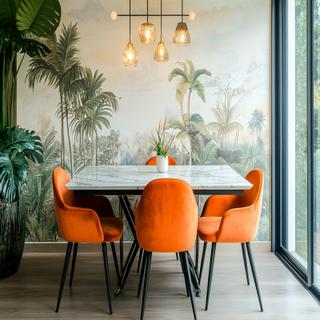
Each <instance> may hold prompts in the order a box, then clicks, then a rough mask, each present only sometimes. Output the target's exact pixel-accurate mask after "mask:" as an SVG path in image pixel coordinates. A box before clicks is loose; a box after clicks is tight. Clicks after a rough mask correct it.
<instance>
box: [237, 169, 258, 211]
mask: <svg viewBox="0 0 320 320" xmlns="http://www.w3.org/2000/svg"><path fill="white" fill-rule="evenodd" d="M246 180H248V181H249V182H250V183H251V184H252V185H253V187H252V188H251V189H250V190H245V191H244V194H243V196H240V197H241V200H240V197H239V201H241V206H242V207H247V206H251V205H253V204H256V205H259V206H260V207H261V204H262V195H263V171H262V170H261V169H253V170H251V171H250V172H248V174H247V175H246Z"/></svg>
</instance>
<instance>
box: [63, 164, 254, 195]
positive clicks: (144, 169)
mask: <svg viewBox="0 0 320 320" xmlns="http://www.w3.org/2000/svg"><path fill="white" fill-rule="evenodd" d="M159 178H176V179H181V180H184V181H186V182H187V183H188V184H189V185H190V186H191V188H192V189H193V190H194V191H199V192H201V191H206V192H208V193H209V192H210V191H220V192H219V193H224V192H223V191H226V193H227V194H230V193H233V192H232V191H243V190H247V189H251V187H252V184H251V183H250V182H248V181H247V180H246V179H244V178H243V177H242V176H241V175H240V174H238V173H237V172H236V171H234V170H233V169H232V168H230V167H229V166H226V165H224V166H220V165H213V166H169V170H168V172H167V173H159V172H158V171H157V167H156V166H124V165H121V166H87V167H85V168H84V169H83V170H82V171H81V172H80V173H78V174H76V175H75V176H74V177H73V179H72V180H70V181H69V182H68V183H67V184H66V187H67V188H68V190H74V191H91V193H92V191H100V192H97V194H102V191H103V192H105V194H109V193H110V194H111V191H112V193H114V192H117V191H136V192H138V191H139V192H142V190H143V189H144V187H145V186H146V185H147V184H148V183H149V182H150V181H152V180H154V179H159ZM213 193H215V192H213Z"/></svg>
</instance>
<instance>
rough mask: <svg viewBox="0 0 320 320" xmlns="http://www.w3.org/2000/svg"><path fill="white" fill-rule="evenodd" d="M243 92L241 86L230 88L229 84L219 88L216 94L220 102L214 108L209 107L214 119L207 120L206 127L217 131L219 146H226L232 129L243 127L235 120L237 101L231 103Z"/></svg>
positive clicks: (238, 129)
mask: <svg viewBox="0 0 320 320" xmlns="http://www.w3.org/2000/svg"><path fill="white" fill-rule="evenodd" d="M242 92H243V89H242V88H236V89H232V88H230V87H229V86H225V87H223V88H220V89H219V91H218V92H217V95H218V96H219V97H220V98H222V101H221V102H217V106H216V108H211V111H212V112H213V114H214V116H215V118H216V121H213V122H209V123H208V124H207V128H208V129H209V130H212V131H216V132H217V137H218V139H219V140H220V141H221V148H222V149H225V148H226V143H227V141H229V135H230V133H232V132H233V131H235V130H237V131H240V130H242V129H243V126H242V124H241V123H240V122H239V121H237V120H236V117H235V112H236V110H237V108H238V105H237V103H235V104H234V105H232V100H233V98H235V97H236V96H239V95H240V94H241V93H242Z"/></svg>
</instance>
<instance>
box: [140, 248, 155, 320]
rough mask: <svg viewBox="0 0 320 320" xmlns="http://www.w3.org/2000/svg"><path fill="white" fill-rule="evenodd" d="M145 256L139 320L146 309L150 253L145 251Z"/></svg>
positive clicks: (141, 319)
mask: <svg viewBox="0 0 320 320" xmlns="http://www.w3.org/2000/svg"><path fill="white" fill-rule="evenodd" d="M146 255H147V258H146V259H147V265H146V275H145V279H144V290H143V299H142V307H141V316H140V320H143V315H144V309H145V307H146V301H147V293H148V285H149V277H150V268H151V258H152V252H147V251H146Z"/></svg>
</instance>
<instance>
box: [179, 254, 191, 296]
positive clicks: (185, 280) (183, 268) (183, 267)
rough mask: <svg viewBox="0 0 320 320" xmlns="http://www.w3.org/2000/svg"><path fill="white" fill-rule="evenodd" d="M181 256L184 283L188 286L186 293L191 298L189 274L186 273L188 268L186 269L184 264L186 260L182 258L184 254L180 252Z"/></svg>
mask: <svg viewBox="0 0 320 320" xmlns="http://www.w3.org/2000/svg"><path fill="white" fill-rule="evenodd" d="M179 255H180V263H181V269H182V272H183V276H184V282H185V284H186V292H187V297H189V287H188V284H189V283H188V279H187V273H186V268H185V264H184V259H183V258H182V256H181V255H182V252H179Z"/></svg>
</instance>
